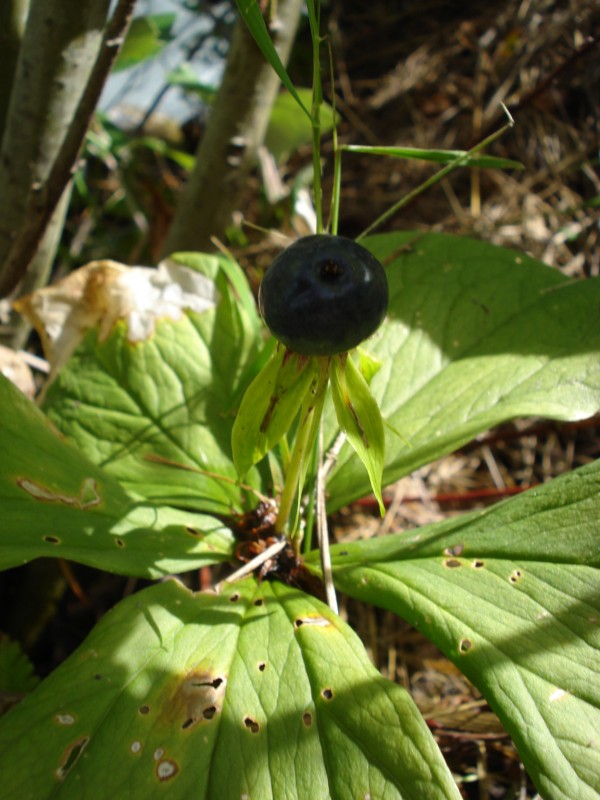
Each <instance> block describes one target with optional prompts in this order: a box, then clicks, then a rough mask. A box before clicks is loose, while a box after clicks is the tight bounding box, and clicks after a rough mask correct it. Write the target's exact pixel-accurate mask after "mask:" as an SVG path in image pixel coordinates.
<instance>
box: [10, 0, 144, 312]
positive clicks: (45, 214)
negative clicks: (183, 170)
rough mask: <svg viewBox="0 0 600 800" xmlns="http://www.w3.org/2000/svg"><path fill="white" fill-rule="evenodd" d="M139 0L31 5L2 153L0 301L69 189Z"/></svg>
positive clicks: (48, 0) (37, 1)
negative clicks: (114, 4)
mask: <svg viewBox="0 0 600 800" xmlns="http://www.w3.org/2000/svg"><path fill="white" fill-rule="evenodd" d="M134 4H135V0H120V2H119V3H118V5H117V8H116V10H115V12H114V14H113V17H112V18H111V20H110V22H109V23H108V24H107V15H108V12H109V7H110V0H83V1H82V0H31V6H30V10H29V16H28V19H27V27H26V30H25V35H24V38H23V42H22V45H21V49H20V52H19V59H18V63H17V69H16V75H15V85H14V87H13V91H12V94H11V100H10V105H9V109H8V115H7V119H6V127H5V132H4V137H3V140H2V152H1V154H0V187H2V191H1V192H0V265H1V266H0V296H4V295H6V294H8V293H10V292H11V291H12V290H13V289H14V288H15V286H16V285H17V284H18V282H19V280H21V279H22V277H23V276H24V274H25V272H26V270H27V267H28V265H29V263H30V261H31V259H32V258H33V256H34V254H35V252H36V249H37V246H38V244H39V242H40V240H41V238H42V236H43V233H44V230H45V227H46V225H47V224H48V222H49V220H50V218H51V216H52V214H53V212H54V210H55V208H56V206H57V204H58V202H59V200H60V198H61V196H62V194H63V191H64V189H65V187H66V185H67V184H68V182H69V180H70V178H71V175H72V172H73V170H74V165H75V163H76V159H77V156H78V153H79V150H80V148H81V144H82V142H83V138H84V136H85V133H86V130H87V127H88V125H89V121H90V118H91V115H92V113H93V111H94V108H95V107H96V104H97V101H98V98H99V95H100V92H101V90H102V86H103V85H104V81H105V79H106V76H107V74H108V72H109V70H110V67H111V65H112V62H113V60H114V58H115V56H116V54H117V52H118V48H119V45H120V43H121V41H122V37H123V35H124V31H125V29H126V26H127V24H128V22H129V19H130V16H131V13H132V11H133V6H134Z"/></svg>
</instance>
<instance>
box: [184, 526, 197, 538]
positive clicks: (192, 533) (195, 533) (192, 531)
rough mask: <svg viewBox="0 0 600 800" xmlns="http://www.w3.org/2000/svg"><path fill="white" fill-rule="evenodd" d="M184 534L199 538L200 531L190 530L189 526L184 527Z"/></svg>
mask: <svg viewBox="0 0 600 800" xmlns="http://www.w3.org/2000/svg"><path fill="white" fill-rule="evenodd" d="M185 532H186V533H189V535H190V536H200V531H197V530H196V529H195V528H191V527H190V526H189V525H187V526H186V528H185Z"/></svg>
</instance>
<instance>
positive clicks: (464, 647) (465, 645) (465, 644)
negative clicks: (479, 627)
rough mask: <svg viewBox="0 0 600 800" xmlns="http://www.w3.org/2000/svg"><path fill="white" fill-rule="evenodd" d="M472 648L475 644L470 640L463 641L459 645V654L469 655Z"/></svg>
mask: <svg viewBox="0 0 600 800" xmlns="http://www.w3.org/2000/svg"><path fill="white" fill-rule="evenodd" d="M472 647H473V642H472V641H471V640H470V639H461V640H460V642H459V643H458V652H459V653H468V652H469V650H470V649H471V648H472Z"/></svg>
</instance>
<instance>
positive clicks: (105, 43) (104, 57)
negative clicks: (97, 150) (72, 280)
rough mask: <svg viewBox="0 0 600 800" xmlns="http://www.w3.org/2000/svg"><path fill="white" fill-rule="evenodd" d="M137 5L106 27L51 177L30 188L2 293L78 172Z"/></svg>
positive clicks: (0, 283)
mask: <svg viewBox="0 0 600 800" xmlns="http://www.w3.org/2000/svg"><path fill="white" fill-rule="evenodd" d="M134 6H135V0H119V2H118V4H117V7H116V9H115V11H114V14H113V16H112V18H111V19H110V21H109V22H108V24H107V25H106V28H105V29H104V33H103V36H102V40H101V43H100V45H99V49H98V54H97V57H96V60H95V62H94V65H93V66H92V68H91V71H90V74H89V77H88V79H87V81H86V86H85V88H84V90H83V92H82V94H81V97H80V99H79V102H78V104H77V106H76V108H75V110H74V113H73V114H72V116H71V123H70V125H69V127H68V129H67V131H66V133H65V136H64V139H63V142H62V144H61V146H60V149H59V150H58V152H57V153H56V156H55V158H54V161H53V163H52V166H51V167H50V170H49V172H48V175H47V178H46V180H44V181H43V183H34V185H33V186H30V187H28V188H29V189H30V191H29V197H28V200H27V203H26V206H25V212H24V214H23V216H22V220H21V223H20V225H19V226H18V229H17V230H16V231H15V236H14V238H13V239H12V244H11V246H10V249H9V251H8V254H7V257H6V259H5V263H4V267H3V271H2V274H0V296H4V295H6V294H9V293H10V292H11V291H12V290H13V289H14V288H15V287H16V286H17V284H18V283H19V281H20V280H21V279H22V277H23V275H24V274H25V272H26V271H27V267H28V265H29V262H30V261H31V259H32V258H33V256H34V254H35V252H36V249H37V247H38V244H39V242H40V240H41V238H42V236H43V234H44V230H45V228H46V226H47V224H48V222H49V220H50V218H51V216H52V214H53V213H54V210H55V208H56V206H57V204H58V202H59V200H60V198H61V196H62V194H63V191H64V189H65V186H66V185H67V184H68V182H69V180H70V179H71V177H72V175H73V173H74V172H75V165H76V162H77V158H78V154H79V151H80V149H81V146H82V144H83V141H84V138H85V134H86V132H87V129H88V127H89V124H90V120H91V118H92V115H93V113H94V110H95V108H96V105H97V103H98V100H99V97H100V93H101V91H102V88H103V86H104V83H105V82H106V78H107V76H108V73H109V72H110V70H111V67H112V65H113V62H114V60H115V58H116V56H117V53H118V51H119V48H120V46H121V44H122V42H123V39H124V36H125V32H126V30H127V27H128V25H129V22H130V20H131V16H132V14H133V9H134ZM65 13H66V12H65ZM39 44H43V43H39ZM36 180H37V179H36Z"/></svg>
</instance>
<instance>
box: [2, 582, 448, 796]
mask: <svg viewBox="0 0 600 800" xmlns="http://www.w3.org/2000/svg"><path fill="white" fill-rule="evenodd" d="M32 753H35V758H32V756H31V754H32ZM0 774H2V792H3V797H7V798H22V800H50V798H57V797H60V798H61V800H100V798H102V799H103V798H107V797H114V798H119V800H120V798H122V797H127V798H129V800H149V799H153V798H158V797H162V796H165V797H168V798H169V800H216V798H223V800H229V799H230V798H242V797H247V798H257V800H317V799H318V800H347V798H357V797H358V798H366V797H371V798H373V800H375V798H396V799H400V800H402V798H404V799H405V800H416V799H417V798H419V800H420V799H421V798H427V800H459V797H460V795H459V793H458V791H457V789H456V786H455V784H454V781H453V779H452V775H451V774H450V771H449V770H448V768H447V766H446V765H445V763H444V760H443V758H442V755H441V753H440V751H439V749H438V747H437V745H436V743H435V741H434V739H433V736H432V734H431V732H430V731H429V729H428V728H427V725H426V724H425V722H424V720H423V719H422V717H421V715H420V713H419V711H418V709H417V707H416V706H415V704H414V702H413V700H412V698H411V697H410V695H409V694H408V692H407V691H406V690H405V689H404V688H403V687H402V686H400V685H398V684H395V683H393V682H392V681H389V680H386V679H384V678H383V677H382V676H381V674H380V673H379V672H378V671H377V670H376V669H375V667H373V665H372V664H371V662H370V661H369V658H368V656H367V654H366V652H365V650H364V647H363V646H362V644H361V642H360V640H359V639H358V637H357V636H356V634H355V633H354V632H353V631H352V630H351V629H350V627H349V626H348V625H346V624H345V623H344V622H343V621H342V620H341V619H340V618H339V617H338V616H337V615H335V614H334V613H333V612H332V611H331V610H330V609H329V608H327V606H325V605H324V604H323V603H321V602H320V601H319V600H317V599H315V598H314V597H311V596H309V595H306V594H304V593H303V592H300V591H298V590H297V589H292V588H290V587H288V586H285V585H284V584H281V583H271V582H268V581H264V582H262V583H260V584H259V583H257V581H255V580H254V579H253V578H250V579H248V580H246V581H243V582H240V583H237V584H235V585H233V586H229V587H226V588H225V589H224V590H223V592H222V593H221V594H216V593H214V592H206V593H199V594H192V593H191V592H189V591H188V590H187V589H186V588H184V587H183V586H182V585H181V584H179V583H178V582H177V581H167V582H166V583H162V584H157V585H155V586H152V587H150V588H149V589H144V590H143V591H141V592H139V593H137V594H136V595H135V596H133V597H130V598H127V599H125V600H123V601H122V602H121V603H119V605H118V606H117V607H115V608H114V609H113V610H112V611H110V612H109V613H108V614H107V615H106V616H105V617H104V618H103V619H102V620H101V622H100V623H99V624H98V625H97V626H96V628H95V629H94V631H92V633H91V634H90V635H89V636H88V638H87V639H86V641H85V642H84V643H83V644H82V645H81V646H80V647H79V648H78V650H76V651H75V653H73V655H72V656H70V657H69V658H68V659H67V660H66V661H65V662H64V663H63V664H62V665H61V666H60V667H59V668H58V669H57V670H56V671H55V672H54V673H52V674H51V675H50V676H49V677H48V678H47V679H46V680H45V681H43V682H42V683H41V684H40V685H39V687H38V688H37V689H36V690H35V691H34V692H32V693H31V694H30V695H29V696H28V697H27V698H26V699H25V700H24V701H23V702H22V703H21V704H20V705H18V706H17V707H15V708H13V709H12V710H11V711H10V712H9V713H8V714H6V715H5V716H4V717H3V718H2V719H1V720H0Z"/></svg>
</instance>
